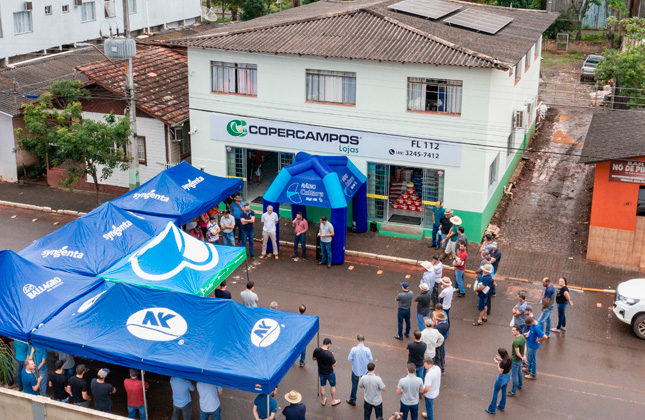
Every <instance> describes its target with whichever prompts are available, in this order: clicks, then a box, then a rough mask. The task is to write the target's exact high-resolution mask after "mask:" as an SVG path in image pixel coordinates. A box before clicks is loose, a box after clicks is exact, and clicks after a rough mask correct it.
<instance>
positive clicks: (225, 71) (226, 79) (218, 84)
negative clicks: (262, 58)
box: [211, 61, 258, 96]
mask: <svg viewBox="0 0 645 420" xmlns="http://www.w3.org/2000/svg"><path fill="white" fill-rule="evenodd" d="M211 69H212V78H213V80H212V91H213V92H219V93H237V94H239V95H249V96H257V95H258V86H257V78H258V66H257V65H256V64H244V63H224V62H221V61H211Z"/></svg>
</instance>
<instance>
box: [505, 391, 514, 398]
mask: <svg viewBox="0 0 645 420" xmlns="http://www.w3.org/2000/svg"><path fill="white" fill-rule="evenodd" d="M506 396H507V397H514V396H515V394H513V393H512V392H511V391H508V392H507V393H506Z"/></svg>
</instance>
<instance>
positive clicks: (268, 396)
mask: <svg viewBox="0 0 645 420" xmlns="http://www.w3.org/2000/svg"><path fill="white" fill-rule="evenodd" d="M269 398H271V396H270V394H267V417H266V418H269V417H271V414H269V413H270V412H271V407H270V404H269V402H270V401H269Z"/></svg>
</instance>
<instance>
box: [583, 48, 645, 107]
mask: <svg viewBox="0 0 645 420" xmlns="http://www.w3.org/2000/svg"><path fill="white" fill-rule="evenodd" d="M603 55H604V57H605V60H604V61H603V62H601V63H599V64H598V66H597V67H596V72H595V76H596V80H598V81H600V82H602V83H609V82H611V81H613V80H614V79H616V80H617V82H618V85H619V86H620V87H621V93H620V95H621V96H627V97H629V101H628V102H627V103H628V104H629V105H631V106H632V107H642V106H643V105H645V44H640V45H635V46H630V47H627V48H626V49H625V50H624V51H618V50H614V49H609V48H606V49H605V52H604V54H603Z"/></svg>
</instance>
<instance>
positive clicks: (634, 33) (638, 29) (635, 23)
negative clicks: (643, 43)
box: [620, 17, 645, 40]
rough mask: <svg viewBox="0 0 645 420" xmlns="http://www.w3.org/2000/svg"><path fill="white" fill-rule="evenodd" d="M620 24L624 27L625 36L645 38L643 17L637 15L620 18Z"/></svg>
mask: <svg viewBox="0 0 645 420" xmlns="http://www.w3.org/2000/svg"><path fill="white" fill-rule="evenodd" d="M620 23H621V25H623V26H624V27H625V36H627V38H630V39H636V40H641V39H645V19H644V18H639V17H631V18H628V19H622V20H621V21H620Z"/></svg>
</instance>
